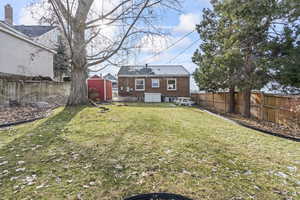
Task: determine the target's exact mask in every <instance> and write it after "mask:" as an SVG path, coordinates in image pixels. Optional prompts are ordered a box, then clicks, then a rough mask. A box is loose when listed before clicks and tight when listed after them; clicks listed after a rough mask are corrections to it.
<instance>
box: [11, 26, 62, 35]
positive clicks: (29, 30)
mask: <svg viewBox="0 0 300 200" xmlns="http://www.w3.org/2000/svg"><path fill="white" fill-rule="evenodd" d="M12 27H13V28H14V29H16V30H18V31H20V32H21V33H23V34H25V35H27V36H29V37H39V36H41V35H43V34H45V33H47V32H49V31H51V30H52V29H54V28H56V27H55V26H39V25H37V26H25V25H15V26H12Z"/></svg>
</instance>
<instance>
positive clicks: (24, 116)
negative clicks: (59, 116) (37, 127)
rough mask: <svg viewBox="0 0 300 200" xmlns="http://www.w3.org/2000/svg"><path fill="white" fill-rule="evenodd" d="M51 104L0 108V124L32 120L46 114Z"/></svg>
mask: <svg viewBox="0 0 300 200" xmlns="http://www.w3.org/2000/svg"><path fill="white" fill-rule="evenodd" d="M52 108H53V106H48V107H43V108H41V107H35V106H30V105H28V106H16V107H2V108H0V125H4V124H10V123H17V122H22V121H28V120H33V119H36V118H42V117H45V116H47V115H48V114H49V113H50V111H51V110H52Z"/></svg>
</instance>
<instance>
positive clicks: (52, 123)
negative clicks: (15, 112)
mask: <svg viewBox="0 0 300 200" xmlns="http://www.w3.org/2000/svg"><path fill="white" fill-rule="evenodd" d="M84 108H85V107H84V106H82V107H66V108H64V109H63V110H62V111H60V112H59V113H57V114H54V115H52V116H50V117H49V118H48V119H46V120H45V121H44V122H38V123H41V124H39V125H37V126H36V127H34V128H32V129H31V128H29V130H28V131H27V132H26V133H25V134H23V136H21V137H18V138H16V139H14V140H13V141H11V142H9V143H8V144H6V145H4V146H3V147H2V148H0V152H1V151H4V152H6V153H9V151H10V150H14V152H16V151H18V150H21V151H23V152H25V151H26V148H28V147H34V146H36V145H41V148H47V147H48V146H49V145H50V144H51V143H52V142H53V141H54V140H55V139H56V138H57V136H59V135H60V134H61V133H62V131H61V130H62V129H64V127H65V126H66V125H67V124H68V123H69V122H70V121H71V120H72V118H73V117H74V116H75V115H77V114H78V113H79V112H80V111H81V110H83V109H84ZM32 125H33V124H32ZM29 140H30V142H28V141H29ZM28 150H29V149H28Z"/></svg>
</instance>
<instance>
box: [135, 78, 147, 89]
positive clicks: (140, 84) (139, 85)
mask: <svg viewBox="0 0 300 200" xmlns="http://www.w3.org/2000/svg"><path fill="white" fill-rule="evenodd" d="M135 90H136V91H143V90H145V79H135Z"/></svg>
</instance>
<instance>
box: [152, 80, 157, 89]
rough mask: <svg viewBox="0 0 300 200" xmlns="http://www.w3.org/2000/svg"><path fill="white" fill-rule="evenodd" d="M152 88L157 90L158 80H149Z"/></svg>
mask: <svg viewBox="0 0 300 200" xmlns="http://www.w3.org/2000/svg"><path fill="white" fill-rule="evenodd" d="M151 83H152V88H159V79H151Z"/></svg>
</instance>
